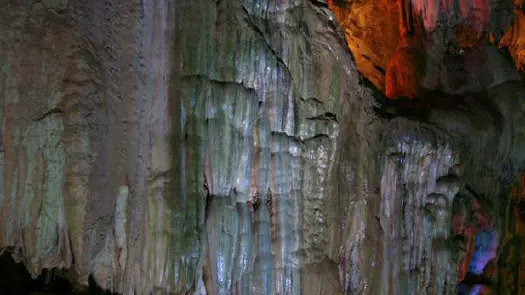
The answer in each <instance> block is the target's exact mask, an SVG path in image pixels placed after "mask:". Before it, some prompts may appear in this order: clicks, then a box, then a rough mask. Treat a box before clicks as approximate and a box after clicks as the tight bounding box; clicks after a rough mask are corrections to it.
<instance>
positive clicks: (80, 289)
mask: <svg viewBox="0 0 525 295" xmlns="http://www.w3.org/2000/svg"><path fill="white" fill-rule="evenodd" d="M72 272H74V271H73V270H69V269H58V268H53V269H43V270H42V273H41V274H40V275H39V276H38V277H37V278H36V279H32V278H31V275H30V274H29V272H28V271H27V268H26V267H25V265H24V263H23V262H20V263H17V262H16V261H15V260H14V259H13V257H12V256H11V254H10V253H9V252H8V251H5V252H4V253H3V254H2V255H1V256H0V294H5V295H36V294H39V295H42V294H46V295H54V294H56V295H62V294H64V295H66V294H67V295H111V294H116V293H111V292H109V291H105V290H103V289H102V288H100V286H98V285H97V283H96V282H95V280H94V279H93V277H92V276H89V279H88V286H80V285H78V284H76V283H75V282H71V281H70V280H68V278H67V277H70V275H68V273H72Z"/></svg>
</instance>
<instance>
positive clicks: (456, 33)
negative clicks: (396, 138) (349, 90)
mask: <svg viewBox="0 0 525 295" xmlns="http://www.w3.org/2000/svg"><path fill="white" fill-rule="evenodd" d="M331 8H332V10H333V11H334V15H335V17H336V19H337V20H338V22H339V23H340V24H341V26H342V28H343V29H344V30H345V33H346V40H347V43H348V45H349V47H350V49H351V50H352V52H353V53H354V56H355V57H356V63H357V66H358V68H359V70H360V71H361V72H362V73H363V74H364V75H365V76H366V77H367V78H368V79H370V80H371V81H372V83H374V85H375V86H376V87H378V88H379V89H381V90H383V91H384V93H385V94H386V96H387V97H388V98H390V99H412V100H413V99H418V98H421V97H422V96H424V93H425V92H424V91H423V90H425V89H437V90H443V91H445V92H451V93H464V92H467V91H472V90H473V88H478V89H479V88H480V87H479V85H477V84H478V83H479V82H478V81H477V80H483V78H482V77H481V76H480V75H482V74H481V73H480V74H474V73H476V72H480V71H483V70H482V69H483V68H486V66H480V64H492V63H493V62H492V61H491V60H492V59H493V57H492V55H493V54H495V53H492V51H498V50H499V51H500V53H499V54H503V55H505V54H506V53H505V52H506V51H508V52H509V53H510V55H511V56H512V58H513V59H514V63H515V66H516V67H517V68H518V69H519V70H521V71H523V70H524V69H525V55H524V53H523V52H525V51H524V48H525V41H524V40H525V31H524V30H522V29H520V28H522V27H523V24H524V21H525V17H524V6H523V0H514V1H513V0H503V1H492V2H491V1H488V0H475V1H452V0H439V1H435V0H396V1H384V0H380V1H358V2H357V1H341V2H337V3H334V4H333V5H332V6H331ZM454 72H458V73H454ZM502 74H503V73H502ZM476 75H478V76H480V77H475V76H476ZM504 75H505V74H504ZM462 76H464V77H462ZM507 78H508V77H507ZM500 79H501V78H500ZM512 79H515V77H513V78H512ZM496 80H497V79H496ZM495 83H496V82H494V81H488V82H487V83H485V85H483V84H484V83H483V82H482V83H481V84H482V85H480V86H481V88H483V87H487V86H490V85H493V84H495ZM469 84H470V86H471V87H469V86H468V85H469ZM469 88H470V89H469Z"/></svg>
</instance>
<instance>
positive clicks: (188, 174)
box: [0, 0, 525, 294]
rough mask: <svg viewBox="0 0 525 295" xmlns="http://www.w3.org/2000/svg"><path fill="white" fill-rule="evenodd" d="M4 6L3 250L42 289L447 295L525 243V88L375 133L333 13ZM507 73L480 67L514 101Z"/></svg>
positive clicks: (485, 90) (0, 28)
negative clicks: (516, 239) (59, 280)
mask: <svg viewBox="0 0 525 295" xmlns="http://www.w3.org/2000/svg"><path fill="white" fill-rule="evenodd" d="M334 2H335V1H334ZM381 3H383V2H381ZM388 3H390V2H388ZM388 3H387V2H384V3H383V4H381V5H384V6H383V8H384V9H386V10H390V9H393V8H391V7H390V6H389V4H388ZM0 5H1V6H0V7H1V8H2V10H1V11H2V12H1V15H2V18H1V19H0V50H1V51H0V53H1V54H0V64H1V65H2V68H1V76H0V77H1V80H0V81H1V82H0V99H1V100H0V102H1V103H0V121H2V124H1V125H0V126H1V127H0V128H1V129H0V133H1V137H0V138H1V141H0V175H1V177H2V178H1V179H0V180H1V181H0V249H1V251H2V252H4V253H9V254H10V255H12V256H13V257H14V258H15V260H16V261H20V262H23V263H24V264H25V265H26V267H27V269H28V271H29V273H30V275H31V276H32V277H33V278H37V277H38V276H39V274H40V273H41V272H42V270H43V269H51V268H60V269H67V271H64V273H65V274H63V276H64V277H65V278H67V279H68V280H69V281H71V282H72V284H74V285H75V286H87V285H88V284H90V283H91V285H93V282H95V283H96V284H98V285H99V286H100V287H101V288H102V289H107V290H111V291H114V292H118V293H121V294H454V293H455V292H456V286H458V285H461V284H463V285H465V286H466V288H492V287H493V286H492V285H491V284H492V281H491V280H492V279H494V278H493V277H494V275H491V274H489V272H490V271H489V270H486V269H487V266H490V267H492V268H496V272H499V268H498V265H499V264H498V262H497V261H496V262H494V260H493V258H494V255H493V254H492V253H493V252H494V251H493V247H492V246H490V247H488V248H487V247H485V246H483V245H485V244H479V243H478V244H476V243H477V240H476V239H477V237H478V233H480V232H491V233H495V234H494V235H493V236H497V237H498V238H497V240H498V242H497V243H496V244H495V245H496V246H495V247H496V248H497V249H496V251H500V250H499V249H501V248H500V246H501V243H500V239H499V237H502V235H501V234H500V235H497V233H503V232H509V233H511V234H513V235H518V236H519V235H521V232H519V230H515V229H513V228H512V227H511V226H510V225H509V224H510V223H508V222H507V223H504V222H503V220H506V219H505V218H510V217H508V216H511V215H509V214H510V213H509V212H510V211H508V210H507V211H505V210H503V209H501V208H507V207H506V206H508V205H509V204H511V202H510V201H509V198H508V196H509V194H510V191H511V187H512V185H513V184H514V183H515V181H516V180H517V177H518V175H519V172H520V171H523V168H525V166H524V165H523V160H524V159H523V157H524V153H523V150H524V147H525V146H524V145H525V144H524V141H523V138H524V130H523V126H525V124H524V123H525V117H524V114H525V103H524V101H525V95H524V94H525V90H524V88H523V85H522V84H521V83H518V82H515V83H511V82H509V79H506V78H505V79H503V80H501V81H502V82H501V83H499V82H498V83H496V84H497V86H494V85H496V84H494V85H493V84H491V83H492V82H491V83H488V82H487V83H486V84H483V87H477V86H476V87H477V88H476V87H475V86H472V85H471V84H468V83H467V84H468V85H467V86H465V87H467V88H468V87H470V88H468V89H470V91H471V92H469V94H468V95H465V94H461V95H457V96H451V95H450V94H446V93H444V92H440V91H436V92H431V95H432V96H433V97H436V98H438V99H442V101H445V102H446V101H452V103H449V104H447V105H446V106H445V105H442V104H438V105H437V106H439V107H436V105H431V106H430V105H429V106H424V107H420V108H421V110H417V111H416V113H417V114H418V116H405V117H400V116H398V115H399V114H396V112H399V109H398V110H397V111H396V110H395V111H394V113H393V114H392V113H391V114H390V116H382V115H381V116H380V115H378V114H376V111H377V108H376V107H377V102H376V101H383V100H384V96H383V95H382V93H381V92H380V91H377V90H376V88H375V87H374V86H372V85H370V83H368V81H367V79H365V78H363V77H362V76H361V75H360V74H359V73H358V71H357V68H356V66H355V65H354V59H353V57H352V54H351V52H350V51H349V49H348V48H347V44H346V42H345V40H344V33H343V31H341V30H340V29H339V27H338V24H337V23H336V22H335V20H334V15H333V14H332V12H331V11H330V10H329V9H328V8H327V4H326V3H325V2H324V1H306V0H288V1H259V0H251V1H248V0H246V1H234V0H231V1H226V0H225V1H216V2H215V1H207V0H202V1H179V0H160V1H105V2H101V1H91V2H87V1H83V3H80V1H66V0H64V1H45V0H43V1H40V2H36V3H32V2H27V1H15V0H9V1H4V2H3V3H2V4H0ZM334 5H340V1H337V2H336V3H329V6H330V7H333V6H334ZM356 5H357V4H356ZM355 7H358V6H355ZM417 7H419V6H417ZM356 9H357V8H356ZM336 12H337V11H336ZM363 15H364V14H363ZM343 27H345V26H344V25H343ZM396 27H397V26H396ZM345 28H346V27H345ZM398 29H399V28H398ZM359 30H360V29H358V30H357V31H354V32H353V34H354V33H355V34H359ZM395 30H396V29H392V32H390V28H388V29H386V30H385V32H390V33H392V35H395V34H397V33H396V32H395ZM361 31H362V33H363V34H365V33H366V31H365V30H361ZM347 33H348V31H347ZM347 36H348V34H347ZM370 36H373V35H370ZM367 38H368V37H367ZM379 40H380V39H376V41H378V42H379ZM368 41H370V42H375V41H373V39H367V42H368ZM518 43H519V42H518ZM518 43H516V44H518ZM436 44H441V43H439V42H437V43H436ZM441 45H443V44H441ZM441 45H440V46H441ZM395 46H396V45H394V47H393V48H395ZM350 48H351V49H353V48H352V46H350ZM354 56H355V60H356V62H357V65H358V66H359V63H360V60H361V59H362V58H363V56H361V57H360V56H359V55H357V54H354ZM377 56H381V58H382V59H383V57H384V60H385V61H388V60H389V59H390V57H391V56H389V53H388V52H386V51H385V52H381V51H379V52H377ZM495 56H496V57H497V58H498V59H497V60H498V61H499V60H500V59H501V57H500V56H499V55H495ZM505 62H506V63H503V62H501V63H496V65H495V66H492V65H490V66H488V68H489V69H493V70H494V71H497V70H498V69H502V71H503V72H505V73H507V72H508V73H510V74H509V75H510V76H512V75H514V76H516V75H517V76H518V79H515V80H513V81H518V80H519V75H518V72H517V71H516V69H515V68H514V66H513V65H512V63H511V62H508V61H505ZM438 72H439V73H442V72H440V71H438ZM363 73H364V74H365V75H366V76H367V77H368V75H367V72H365V71H363ZM491 73H493V72H491ZM498 73H500V72H498ZM454 75H456V74H454ZM491 75H492V74H491ZM494 75H496V74H494ZM496 76H497V75H496ZM378 77H379V76H378ZM455 77H456V76H455ZM457 77H460V76H457ZM498 77H500V76H498ZM504 77H507V76H505V75H504ZM452 78H453V77H449V79H450V81H452V80H453V79H452ZM487 79H489V80H490V79H491V78H490V77H489V78H487ZM371 80H372V81H373V79H371ZM483 81H485V80H483ZM487 81H488V80H487ZM490 81H493V80H490ZM498 81H499V80H498ZM373 82H374V81H373ZM503 82H505V83H503ZM469 83H470V82H469ZM480 83H481V82H480ZM483 83H485V82H483ZM447 85H448V84H447ZM458 85H459V84H458ZM460 86H461V85H460ZM489 86H490V87H489ZM451 87H452V86H451ZM458 87H459V86H458ZM379 88H380V90H381V87H379ZM412 113H413V112H412ZM392 117H396V118H394V119H392ZM516 198H518V197H514V198H512V200H514V201H513V202H514V203H512V204H515V203H516V201H515V199H516ZM487 204H488V205H487ZM512 206H517V205H512ZM481 208H482V209H481ZM512 208H514V207H512ZM471 216H475V217H476V218H477V219H475V220H474V221H472V218H470V217H471ZM513 220H514V219H513ZM512 222H514V223H513V224H518V223H516V222H515V221H512ZM495 230H497V232H495ZM506 244H508V242H506V240H505V241H504V245H506ZM473 245H474V246H473ZM475 245H482V246H483V247H485V248H487V249H488V250H486V251H485V250H484V251H485V252H480V251H477V249H478V248H479V249H481V248H482V247H481V248H480V247H478V248H476V247H475ZM488 245H492V244H490V243H489V244H488ZM485 248H483V249H485ZM505 249H507V248H505ZM509 249H510V250H504V251H503V252H501V253H507V252H509V251H510V252H512V251H519V250H515V249H516V248H509ZM491 251H492V252H491ZM505 251H507V252H505ZM510 252H509V253H510ZM498 253H500V252H498ZM512 253H514V252H512ZM482 254H483V255H482ZM485 254H486V255H485ZM509 255H510V254H509ZM487 257H488V259H487ZM506 257H508V256H505V257H503V258H502V259H507V258H506ZM509 259H510V258H509ZM490 261H492V262H490ZM489 262H490V263H489ZM494 264H496V267H493V266H494ZM515 265H516V267H521V266H522V263H521V262H520V261H519V260H518V262H516V264H515ZM471 266H472V267H471ZM479 269H481V272H482V273H483V275H480V274H479ZM470 270H472V271H471V272H477V273H476V275H479V276H480V277H482V278H483V279H486V280H488V282H489V283H490V284H489V283H487V282H486V281H483V282H482V283H477V284H472V282H469V281H468V280H465V276H466V273H468V272H469V271H470ZM505 271H507V270H506V269H505V268H502V270H501V273H504V272H505ZM485 272H486V273H487V275H485ZM507 273H508V271H507ZM502 276H505V278H506V276H508V275H502ZM497 278H498V276H496V279H494V281H497V282H509V283H506V284H507V285H508V286H507V285H505V288H517V287H515V286H516V285H512V286H510V285H509V284H511V283H510V282H515V281H516V280H514V281H510V279H509V280H506V279H505V280H503V279H502V280H499V281H498V280H497ZM512 284H516V283H512ZM473 285H474V286H473ZM498 286H499V285H498ZM502 288H503V287H502ZM509 290H516V289H509ZM509 294H510V293H509Z"/></svg>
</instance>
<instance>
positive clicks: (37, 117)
mask: <svg viewBox="0 0 525 295" xmlns="http://www.w3.org/2000/svg"><path fill="white" fill-rule="evenodd" d="M62 113H63V112H62V110H61V109H59V108H52V109H51V110H49V111H47V112H45V113H43V114H41V115H38V116H36V117H33V118H31V119H32V120H33V121H36V122H39V121H42V120H43V119H45V118H46V117H48V116H50V115H53V114H62Z"/></svg>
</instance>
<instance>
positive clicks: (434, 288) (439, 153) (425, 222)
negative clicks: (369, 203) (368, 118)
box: [379, 120, 460, 294]
mask: <svg viewBox="0 0 525 295" xmlns="http://www.w3.org/2000/svg"><path fill="white" fill-rule="evenodd" d="M386 132H387V133H386V134H384V137H383V144H382V147H383V148H384V150H383V160H382V163H383V164H382V165H383V167H382V169H381V171H382V172H381V173H382V174H381V206H380V211H379V222H380V224H381V233H382V242H383V243H382V257H383V262H382V263H383V264H382V278H383V281H382V284H381V292H380V294H392V293H394V294H395V293H402V294H422V293H429V294H452V293H453V292H454V291H455V288H456V287H455V282H456V270H457V267H456V263H455V259H454V255H455V249H454V247H453V245H451V240H450V234H449V232H450V220H451V212H452V202H453V199H454V196H455V195H456V193H457V192H458V190H459V188H460V181H459V176H460V175H456V173H457V171H456V169H455V165H456V164H457V163H456V162H457V161H458V159H455V157H456V156H455V155H454V153H453V151H452V149H451V147H450V145H449V143H450V139H449V138H447V135H446V134H445V133H443V132H442V131H439V130H437V129H434V128H433V127H432V126H430V125H427V126H425V125H423V124H422V125H419V124H415V123H414V122H408V121H404V120H394V121H391V122H390V123H389V125H388V131H386Z"/></svg>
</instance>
